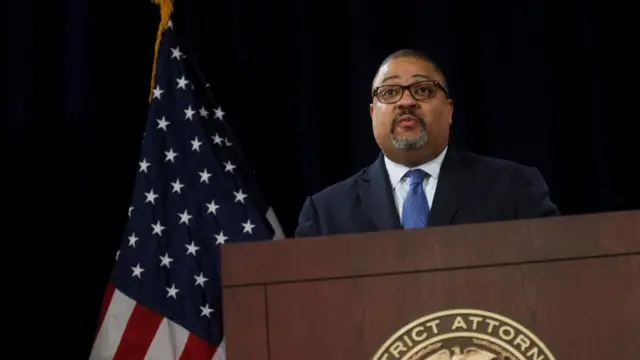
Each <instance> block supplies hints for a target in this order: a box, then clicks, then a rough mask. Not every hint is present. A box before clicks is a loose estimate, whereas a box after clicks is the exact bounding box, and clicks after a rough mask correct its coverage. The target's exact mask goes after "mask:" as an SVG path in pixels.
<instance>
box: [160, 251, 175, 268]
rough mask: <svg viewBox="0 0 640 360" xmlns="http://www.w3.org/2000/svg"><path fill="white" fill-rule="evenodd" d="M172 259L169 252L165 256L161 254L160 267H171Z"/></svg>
mask: <svg viewBox="0 0 640 360" xmlns="http://www.w3.org/2000/svg"><path fill="white" fill-rule="evenodd" d="M172 261H173V259H172V258H170V257H169V253H165V254H164V256H160V267H163V266H166V267H167V269H169V268H171V262H172Z"/></svg>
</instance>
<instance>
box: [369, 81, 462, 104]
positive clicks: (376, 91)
mask: <svg viewBox="0 0 640 360" xmlns="http://www.w3.org/2000/svg"><path fill="white" fill-rule="evenodd" d="M423 83H429V84H434V85H435V86H436V88H437V89H440V91H442V93H443V94H444V96H445V97H446V98H447V99H449V92H448V91H447V89H445V88H444V86H442V84H440V82H439V81H437V80H422V81H417V82H414V83H412V84H409V85H397V84H393V85H380V86H378V87H376V88H374V89H373V93H372V94H371V97H372V98H376V99H378V101H380V102H381V103H383V104H395V103H397V102H398V101H400V99H402V97H403V96H404V91H405V90H409V94H410V95H411V97H412V98H414V99H415V100H416V101H423V100H429V99H433V98H434V97H436V95H438V92H437V91H436V92H434V93H433V96H431V97H427V98H424V99H417V98H416V96H415V94H414V93H413V92H411V88H412V87H413V86H415V85H417V84H423ZM388 86H394V87H399V88H400V89H402V93H401V94H400V96H399V97H398V100H396V101H391V102H387V101H382V100H380V98H379V97H378V90H380V88H383V87H388Z"/></svg>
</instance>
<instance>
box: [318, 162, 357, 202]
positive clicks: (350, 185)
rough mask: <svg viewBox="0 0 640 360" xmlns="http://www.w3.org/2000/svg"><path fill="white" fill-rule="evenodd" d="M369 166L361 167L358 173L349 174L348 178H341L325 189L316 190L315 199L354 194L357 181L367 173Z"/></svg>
mask: <svg viewBox="0 0 640 360" xmlns="http://www.w3.org/2000/svg"><path fill="white" fill-rule="evenodd" d="M367 169H368V167H367V168H364V169H361V170H360V171H358V172H357V173H355V174H353V175H351V176H349V177H348V178H346V179H343V180H340V181H338V182H336V183H334V184H332V185H329V186H327V187H325V188H324V189H322V190H320V191H318V192H316V193H315V194H313V195H312V197H313V199H314V200H315V201H318V200H320V201H321V200H323V199H333V198H340V197H345V196H348V194H353V191H354V190H355V189H357V185H356V184H357V183H358V182H359V181H360V180H361V179H362V177H363V176H364V175H365V174H366V173H367Z"/></svg>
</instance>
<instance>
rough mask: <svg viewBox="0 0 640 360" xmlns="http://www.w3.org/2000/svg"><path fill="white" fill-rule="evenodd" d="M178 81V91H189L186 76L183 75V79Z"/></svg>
mask: <svg viewBox="0 0 640 360" xmlns="http://www.w3.org/2000/svg"><path fill="white" fill-rule="evenodd" d="M176 81H177V82H178V86H177V87H176V88H177V89H184V90H186V89H187V88H186V86H187V83H188V82H189V80H187V79H185V78H184V75H182V77H181V78H178V79H176Z"/></svg>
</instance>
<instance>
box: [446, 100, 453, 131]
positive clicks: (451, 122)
mask: <svg viewBox="0 0 640 360" xmlns="http://www.w3.org/2000/svg"><path fill="white" fill-rule="evenodd" d="M447 108H448V109H449V125H451V124H453V100H451V99H448V100H447Z"/></svg>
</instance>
